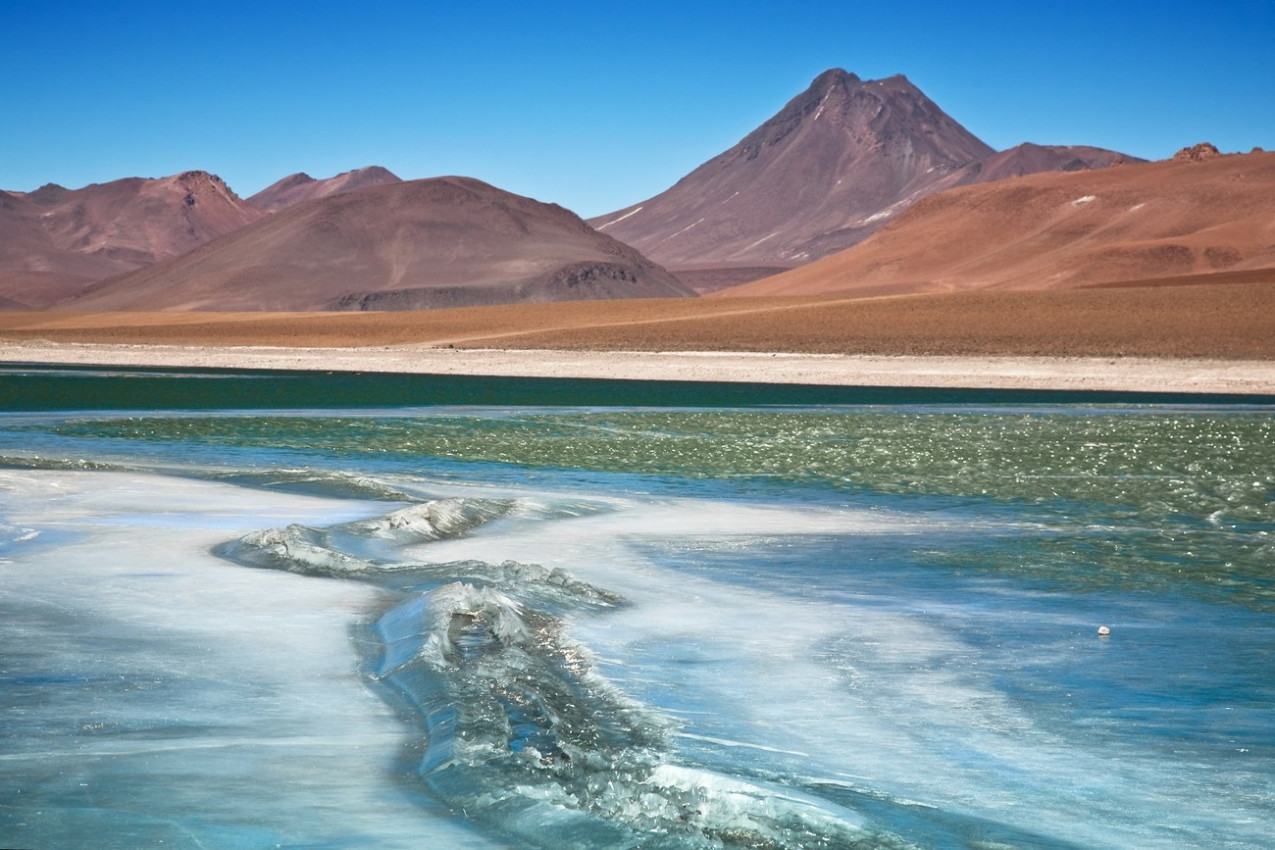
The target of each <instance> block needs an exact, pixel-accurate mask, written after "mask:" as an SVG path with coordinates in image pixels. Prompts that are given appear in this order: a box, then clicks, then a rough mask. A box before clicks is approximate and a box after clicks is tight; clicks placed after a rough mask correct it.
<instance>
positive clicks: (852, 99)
mask: <svg viewBox="0 0 1275 850" xmlns="http://www.w3.org/2000/svg"><path fill="white" fill-rule="evenodd" d="M1119 156H1120V155H1119V154H1116V153H1113V152H1110V151H1102V150H1100V149H1098V148H1053V147H1041V146H1037V145H1022V146H1019V147H1018V148H1014V149H1012V150H1010V151H1005V152H1002V153H996V152H995V151H993V149H992V148H990V147H988V146H987V145H986V144H984V143H983V142H982V141H980V140H979V139H977V138H976V137H975V136H974V135H972V134H971V133H970V132H969V131H968V130H966V129H965V128H964V127H962V126H961V125H960V124H958V123H957V122H956V121H954V120H953V119H952V118H950V117H949V116H948V115H947V114H946V113H944V112H943V110H941V109H939V107H938V106H937V105H935V104H934V102H933V101H931V100H930V99H929V98H927V97H926V96H925V95H924V94H923V93H922V92H921V91H920V90H919V89H918V88H917V87H916V86H914V85H913V84H912V83H910V82H909V81H908V80H907V79H906V78H905V77H903V76H893V77H889V78H887V79H884V80H869V81H863V80H860V79H859V78H858V77H857V76H855V75H854V74H849V73H846V72H845V71H843V70H839V69H834V70H831V71H827V72H825V73H823V74H821V75H820V76H819V77H817V78H816V79H815V81H814V82H813V83H812V84H811V85H810V87H809V88H808V89H807V90H806V91H804V92H802V93H801V94H800V95H798V96H797V97H795V98H793V100H791V101H790V102H789V103H788V104H787V105H786V106H785V107H784V108H783V109H782V110H780V112H779V113H778V114H777V115H775V116H774V117H773V118H771V119H770V120H769V121H767V122H766V123H764V124H762V125H761V126H760V127H758V128H757V129H756V130H754V131H753V132H752V133H750V134H749V135H748V136H747V137H745V138H744V139H743V141H741V142H740V143H739V144H737V145H735V146H734V147H733V148H731V149H730V150H728V151H726V152H725V153H723V154H721V155H720V156H717V157H714V158H713V159H712V160H710V161H708V162H706V163H704V164H703V165H701V166H700V167H699V168H697V169H695V170H694V171H692V172H691V173H690V174H688V175H687V176H686V177H684V178H682V179H681V180H680V181H678V182H677V184H675V185H674V186H673V187H672V188H670V189H668V190H667V191H665V192H663V193H661V194H659V195H656V196H655V197H653V198H650V199H649V200H646V201H642V202H641V203H638V204H634V205H633V206H630V207H626V208H624V209H622V210H618V211H616V212H614V213H610V214H608V215H604V216H600V217H598V218H595V219H591V220H590V223H591V224H593V225H594V226H595V227H597V228H598V229H599V230H601V231H603V232H605V233H607V234H609V235H611V236H614V237H616V238H617V239H621V240H623V241H624V242H627V243H628V244H630V245H633V246H634V247H635V248H637V249H638V250H640V251H642V253H643V254H645V255H647V256H649V257H651V258H652V259H654V260H655V261H656V262H659V263H662V264H664V265H665V266H667V267H669V268H670V269H673V270H674V271H676V272H677V273H678V274H679V276H681V277H682V278H683V280H685V281H687V282H688V283H690V284H691V285H693V286H696V287H697V288H698V289H700V290H701V291H709V290H711V289H713V288H716V287H718V286H721V285H722V284H729V283H731V282H738V281H740V280H747V279H753V278H756V277H758V276H759V275H762V274H765V273H767V272H774V271H778V270H782V269H785V268H792V267H794V266H798V265H801V264H802V263H806V262H809V261H811V260H814V259H818V258H819V257H822V256H825V255H827V254H830V253H833V252H835V251H839V250H841V249H843V248H846V247H848V246H850V245H853V244H855V243H857V242H860V241H862V240H863V239H865V238H866V237H867V236H869V235H870V234H871V233H873V232H875V231H876V230H878V229H879V228H881V227H882V226H883V225H884V224H886V223H887V222H888V221H889V220H890V219H891V218H893V217H894V216H896V215H898V213H900V212H901V211H902V210H904V209H906V208H907V207H908V206H909V205H910V204H912V203H914V202H915V201H917V200H918V199H920V198H922V197H925V196H926V195H929V194H933V193H934V192H937V191H941V190H943V189H947V188H950V187H953V186H957V185H961V184H964V183H970V182H975V181H980V180H989V179H999V178H1000V177H1006V176H1010V175H1012V174H1016V173H1027V172H1030V171H1040V170H1046V169H1073V168H1082V167H1084V168H1087V167H1098V166H1099V165H1107V164H1110V163H1111V162H1112V161H1115V160H1116V159H1117V158H1118V157H1119Z"/></svg>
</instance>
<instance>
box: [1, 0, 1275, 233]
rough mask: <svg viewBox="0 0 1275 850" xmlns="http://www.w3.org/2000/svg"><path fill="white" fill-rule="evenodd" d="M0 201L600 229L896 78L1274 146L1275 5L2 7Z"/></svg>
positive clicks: (997, 118) (1110, 124) (1009, 130)
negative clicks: (824, 78) (495, 207)
mask: <svg viewBox="0 0 1275 850" xmlns="http://www.w3.org/2000/svg"><path fill="white" fill-rule="evenodd" d="M0 51H2V52H0V56H3V73H0V107H2V108H3V112H2V113H0V117H2V119H3V123H2V124H0V188H5V189H9V190H17V191H30V190H32V189H35V188H37V187H38V186H40V185H42V184H44V183H47V182H54V183H59V184H61V185H64V186H68V187H71V188H78V187H80V186H83V185H86V184H88V183H94V182H105V181H108V180H113V179H116V178H120V177H127V176H147V177H159V176H164V175H168V174H174V173H177V172H180V171H185V170H189V169H204V170H207V171H212V172H214V173H216V174H219V175H220V176H221V177H223V178H224V179H225V180H226V182H227V183H229V184H230V186H231V187H232V188H233V189H234V190H235V191H237V192H238V193H239V194H241V195H244V196H247V195H250V194H252V193H254V192H256V191H259V190H260V189H262V188H264V187H265V186H267V185H268V184H270V183H272V182H274V181H275V180H277V179H278V178H280V177H283V176H285V175H287V174H291V173H293V172H297V171H305V172H307V173H309V174H310V175H312V176H315V177H328V176H331V175H333V174H335V173H337V172H340V171H346V170H349V169H351V168H357V167H360V166H364V165H374V164H375V165H384V166H386V167H388V168H390V169H391V170H392V171H394V172H395V173H397V174H398V175H399V176H401V177H404V178H409V179H410V178H418V177H433V176H438V175H443V174H463V175H468V176H472V177H477V178H479V179H482V180H486V181H487V182H490V183H493V184H495V185H497V186H499V187H501V188H504V189H508V190H510V191H513V192H518V193H519V194H524V195H530V196H532V197H535V198H538V199H540V200H543V201H552V202H555V203H559V204H562V205H563V206H566V207H568V208H570V209H573V210H575V211H576V212H578V213H580V214H581V215H585V216H590V215H597V214H601V213H604V212H609V211H610V210H613V209H617V208H620V207H623V206H626V205H628V204H630V203H634V202H636V201H639V200H642V199H643V198H646V197H649V196H650V195H654V194H656V193H657V192H660V191H663V190H664V189H666V188H668V186H670V185H671V184H672V183H673V182H675V181H676V180H677V179H678V178H679V177H681V176H682V175H684V174H686V173H687V172H688V171H690V170H691V169H692V168H694V167H695V166H697V165H699V164H700V163H701V162H703V161H705V160H707V159H709V158H710V157H712V156H713V155H715V154H717V153H720V152H721V151H723V150H726V149H727V148H729V147H730V146H732V145H733V144H735V142H737V141H738V140H739V139H740V138H742V137H743V136H744V135H745V134H746V133H748V132H749V131H750V130H752V129H753V128H754V127H756V126H757V125H758V124H760V123H761V122H762V121H764V120H765V119H766V118H768V117H770V116H771V115H772V114H774V113H775V112H776V111H778V110H779V108H780V107H782V106H783V104H784V103H785V102H787V100H788V99H790V98H791V97H793V96H794V95H796V94H797V93H799V92H800V91H801V90H803V89H804V88H805V87H806V86H807V85H809V83H810V81H811V80H812V79H813V78H814V77H815V76H817V75H818V74H819V73H820V72H822V71H824V70H826V69H828V68H833V67H841V68H845V69H846V70H848V71H853V72H855V73H857V74H858V75H859V76H860V77H863V78H864V79H875V78H879V77H884V76H889V75H891V74H896V73H901V74H904V75H906V76H907V77H908V78H909V79H911V80H912V82H914V83H915V84H916V85H917V86H919V87H920V88H921V90H922V91H924V92H925V93H926V94H927V95H929V96H930V97H931V98H932V99H933V100H935V101H936V102H937V103H938V105H939V106H940V107H942V108H943V109H944V110H945V111H946V112H947V113H948V114H949V115H951V116H952V117H953V118H955V119H956V120H957V121H959V122H960V123H962V124H963V125H965V126H966V127H967V128H968V129H969V130H971V131H972V132H973V133H974V134H975V135H977V136H979V137H980V138H982V139H983V140H984V141H986V142H987V143H988V144H990V145H992V146H993V147H995V148H998V149H999V148H1006V147H1010V146H1012V145H1015V144H1018V143H1019V142H1022V141H1033V142H1038V143H1041V144H1091V145H1098V146H1101V147H1109V148H1114V149H1116V150H1120V151H1123V152H1126V153H1130V154H1134V155H1136V156H1141V157H1146V158H1153V159H1158V158H1162V157H1166V156H1169V155H1171V154H1172V153H1173V152H1174V151H1175V150H1177V149H1178V148H1181V147H1184V146H1186V145H1189V144H1194V143H1196V142H1200V141H1209V142H1212V143H1214V144H1216V145H1217V146H1218V147H1219V148H1221V149H1223V150H1225V151H1247V150H1249V149H1250V148H1252V147H1254V146H1262V147H1265V148H1267V149H1273V148H1275V0H1201V2H1171V0H1168V1H1167V2H1143V0H1126V2H1093V1H1092V0H1071V2H1051V0H1036V2H1027V1H1026V0H1014V2H979V0H970V2H964V3H957V2H951V0H940V1H939V2H934V1H933V0H909V2H882V0H876V2H871V3H861V2H855V0H836V2H823V0H816V2H801V0H792V2H788V3H784V4H778V3H774V4H770V3H760V2H750V0H737V2H731V3H726V2H694V0H679V2H664V0H644V2H640V3H639V2H616V3H607V2H598V0H589V2H540V3H535V2H527V1H526V0H521V2H487V0H469V1H468V2H466V0H449V2H446V3H436V2H429V0H425V2H382V0H362V2H340V3H334V2H326V0H306V2H270V0H253V2H241V0H219V2H209V3H185V2H179V1H178V0H162V2H152V0H139V2H111V0H91V2H90V0H82V2H70V1H69V0H67V1H64V0H0Z"/></svg>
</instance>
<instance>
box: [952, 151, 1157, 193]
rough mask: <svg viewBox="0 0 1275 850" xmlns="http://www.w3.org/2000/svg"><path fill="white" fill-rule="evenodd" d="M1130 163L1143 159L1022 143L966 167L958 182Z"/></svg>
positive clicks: (1086, 169) (1106, 152) (980, 181)
mask: <svg viewBox="0 0 1275 850" xmlns="http://www.w3.org/2000/svg"><path fill="white" fill-rule="evenodd" d="M1132 162H1145V160H1142V159H1138V158H1137V157H1131V156H1126V155H1125V154H1122V153H1117V152H1116V151H1109V150H1107V149H1105V148H1093V147H1089V146H1087V145H1035V144H1032V143H1031V142H1023V143H1022V144H1021V145H1017V146H1016V147H1012V148H1010V149H1009V150H1003V151H1000V152H999V153H994V154H992V155H991V156H989V157H985V158H984V159H981V160H979V161H978V162H975V163H972V164H970V165H968V166H966V167H965V176H964V177H963V178H962V180H961V181H960V182H961V183H962V184H966V183H989V182H991V181H993V180H1005V179H1007V178H1009V177H1022V176H1023V175H1024V174H1038V173H1040V172H1042V171H1088V170H1090V169H1094V168H1107V167H1109V166H1112V165H1122V164H1124V163H1132Z"/></svg>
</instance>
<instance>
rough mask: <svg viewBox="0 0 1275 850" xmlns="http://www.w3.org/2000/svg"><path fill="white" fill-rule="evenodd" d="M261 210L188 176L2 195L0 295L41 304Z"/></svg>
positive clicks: (182, 248)
mask: <svg viewBox="0 0 1275 850" xmlns="http://www.w3.org/2000/svg"><path fill="white" fill-rule="evenodd" d="M262 215H263V213H262V212H261V211H260V210H258V209H257V208H256V207H253V206H251V205H250V204H248V203H247V202H246V201H244V200H243V199H241V198H240V197H239V196H238V195H236V194H235V193H234V192H232V191H231V190H230V188H229V187H228V186H226V184H225V183H224V182H222V180H221V178H220V177H217V176H215V175H212V174H208V173H206V172H203V171H187V172H185V173H184V174H178V175H175V176H172V177H164V178H159V179H149V178H141V177H132V178H127V179H124V180H115V181H112V182H110V183H100V184H99V183H95V184H92V185H90V186H85V187H84V188H83V189H74V190H72V189H64V188H63V187H61V186H57V185H54V184H48V185H46V186H43V187H41V188H39V189H37V190H36V191H34V192H0V297H5V298H8V299H11V300H12V301H16V302H18V303H21V304H25V305H27V306H30V307H43V306H47V305H49V304H51V303H53V302H55V301H57V300H58V299H60V298H63V297H65V296H67V295H68V294H70V293H71V292H74V291H75V290H77V289H79V288H81V287H83V286H85V285H86V284H88V283H91V282H93V281H96V280H101V279H103V278H106V277H109V276H111V275H117V274H120V273H121V272H127V271H130V270H132V269H136V268H140V267H142V266H145V265H149V264H150V263H153V262H155V261H156V260H159V259H163V258H166V257H173V256H177V255H179V254H184V253H186V252H187V251H189V250H191V249H192V248H195V247H197V246H199V245H202V244H203V243H205V242H207V241H209V240H210V239H214V238H216V237H218V236H221V235H222V234H225V233H229V232H231V231H233V230H237V229H239V228H240V227H242V226H243V225H245V224H248V223H249V222H252V221H255V220H256V219H258V218H260V217H261V216H262Z"/></svg>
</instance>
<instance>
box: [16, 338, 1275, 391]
mask: <svg viewBox="0 0 1275 850" xmlns="http://www.w3.org/2000/svg"><path fill="white" fill-rule="evenodd" d="M0 362H5V363H10V364H12V363H61V364H79V365H90V364H95V365H114V366H177V367H214V368H242V369H296V370H319V371H328V370H330V371H349V372H398V373H414V374H438V375H491V376H506V377H532V378H543V377H553V378H607V379H638V380H661V381H724V382H755V383H789V384H823V385H828V386H873V387H881V386H896V387H968V388H989V389H1058V390H1115V391H1122V392H1138V391H1157V392H1182V393H1240V394H1261V395H1270V394H1275V362H1271V361H1261V360H1211V359H1157V358H1139V357H1128V358H1110V357H1015V356H987V357H971V356H878V355H840V354H782V353H779V354H760V353H749V352H685V351H679V352H643V351H604V352H598V351H592V352H585V351H553V350H536V351H530V350H522V351H510V350H493V349H448V348H435V347H428V346H411V345H406V346H389V347H363V348H304V347H288V348H284V347H268V346H236V347H230V346H178V345H119V344H101V343H49V342H41V341H30V342H0Z"/></svg>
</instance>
